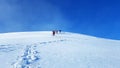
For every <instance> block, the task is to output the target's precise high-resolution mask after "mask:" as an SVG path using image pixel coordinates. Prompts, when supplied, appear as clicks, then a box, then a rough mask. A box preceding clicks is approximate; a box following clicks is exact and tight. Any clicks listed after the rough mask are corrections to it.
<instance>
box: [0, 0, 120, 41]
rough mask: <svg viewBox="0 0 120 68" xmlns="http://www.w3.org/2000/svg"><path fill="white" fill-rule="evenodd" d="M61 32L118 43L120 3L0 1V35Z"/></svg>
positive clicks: (108, 0)
mask: <svg viewBox="0 0 120 68" xmlns="http://www.w3.org/2000/svg"><path fill="white" fill-rule="evenodd" d="M53 29H61V30H63V31H70V32H76V33H81V34H87V35H92V36H97V37H103V38H110V39H119V40H120V0H0V32H1V33H5V32H16V31H17V32H18V31H40V30H53Z"/></svg>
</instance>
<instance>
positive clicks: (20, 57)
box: [0, 31, 120, 68]
mask: <svg viewBox="0 0 120 68" xmlns="http://www.w3.org/2000/svg"><path fill="white" fill-rule="evenodd" d="M0 68H120V41H119V40H109V39H102V38H96V37H91V36H86V35H81V34H75V33H68V32H64V33H60V34H57V35H56V36H52V33H51V32H50V31H42V32H18V33H5V34H0Z"/></svg>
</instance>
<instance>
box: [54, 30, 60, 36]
mask: <svg viewBox="0 0 120 68" xmlns="http://www.w3.org/2000/svg"><path fill="white" fill-rule="evenodd" d="M58 33H61V30H53V31H52V35H53V36H55V34H58Z"/></svg>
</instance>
